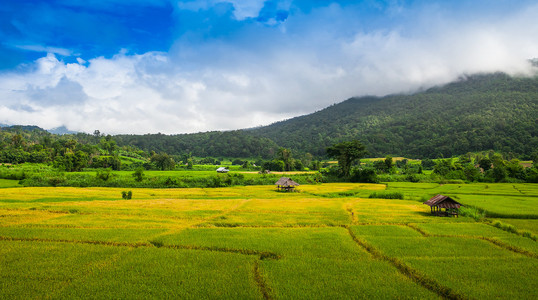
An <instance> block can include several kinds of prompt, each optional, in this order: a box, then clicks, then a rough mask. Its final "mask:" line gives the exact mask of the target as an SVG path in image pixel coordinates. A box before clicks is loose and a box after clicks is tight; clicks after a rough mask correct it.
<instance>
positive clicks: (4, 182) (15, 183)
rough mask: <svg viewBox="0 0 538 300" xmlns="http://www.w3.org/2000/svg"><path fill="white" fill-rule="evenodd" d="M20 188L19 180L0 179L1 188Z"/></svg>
mask: <svg viewBox="0 0 538 300" xmlns="http://www.w3.org/2000/svg"><path fill="white" fill-rule="evenodd" d="M18 186H20V185H19V181H18V180H11V179H0V188H8V187H18Z"/></svg>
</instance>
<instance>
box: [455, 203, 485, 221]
mask: <svg viewBox="0 0 538 300" xmlns="http://www.w3.org/2000/svg"><path fill="white" fill-rule="evenodd" d="M459 213H460V215H461V216H464V217H471V218H473V219H475V221H482V220H484V218H485V217H486V212H485V211H482V210H480V209H478V208H476V207H469V206H462V207H460V209H459Z"/></svg>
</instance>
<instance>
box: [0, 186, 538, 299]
mask: <svg viewBox="0 0 538 300" xmlns="http://www.w3.org/2000/svg"><path fill="white" fill-rule="evenodd" d="M0 184H2V182H0ZM385 189H386V190H387V191H390V192H401V193H402V194H403V195H404V199H403V200H402V199H376V198H368V196H369V195H370V194H372V193H373V192H375V191H383V190H385ZM131 190H132V191H133V199H131V200H124V199H122V198H121V191H122V189H116V188H20V187H17V188H10V187H7V186H6V187H5V188H2V189H1V190H0V298H2V299H28V298H39V299H41V298H52V299H59V298H61V299H72V298H95V299H103V298H115V299H125V298H129V299H130V298H144V299H147V298H178V299H372V298H377V299H394V298H398V299H439V298H448V299H491V298H500V299H536V298H538V291H537V290H536V288H535V283H536V282H537V281H538V244H537V242H536V240H534V239H532V238H531V237H532V234H536V233H538V217H537V216H538V186H537V185H533V184H488V185H486V184H468V185H438V184H412V183H390V184H388V186H385V185H375V184H372V185H368V184H351V183H338V184H321V185H302V186H301V187H300V192H298V193H279V192H276V190H275V189H274V187H271V186H249V187H230V188H215V189H202V188H197V189H195V188H193V189H131ZM437 193H442V194H446V195H449V196H451V197H453V198H455V199H457V201H460V202H461V203H463V204H464V205H469V206H473V207H476V208H479V209H482V210H484V211H486V219H485V220H483V221H481V222H477V221H475V219H473V218H470V217H464V216H460V217H458V218H446V217H434V216H431V215H430V208H429V207H428V206H426V205H423V204H422V203H421V201H422V199H423V198H428V197H431V196H432V195H435V194H437ZM496 221H500V222H502V224H506V225H503V226H499V225H497V226H495V222H496ZM507 225H510V226H507ZM507 228H508V229H507ZM511 228H514V230H512V229H511ZM525 232H527V233H529V234H524V233H525Z"/></svg>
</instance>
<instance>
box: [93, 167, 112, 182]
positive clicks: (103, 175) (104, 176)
mask: <svg viewBox="0 0 538 300" xmlns="http://www.w3.org/2000/svg"><path fill="white" fill-rule="evenodd" d="M110 171H111V169H110V168H108V169H101V170H97V174H96V175H95V177H96V178H97V179H101V180H102V181H108V180H109V179H110V177H111V173H110Z"/></svg>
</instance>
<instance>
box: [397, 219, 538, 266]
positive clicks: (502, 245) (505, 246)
mask: <svg viewBox="0 0 538 300" xmlns="http://www.w3.org/2000/svg"><path fill="white" fill-rule="evenodd" d="M405 226H407V227H409V228H411V229H413V230H415V231H416V232H418V233H420V234H421V235H422V236H424V237H457V238H463V239H475V240H483V241H487V242H489V243H491V244H493V245H495V246H497V247H499V248H502V249H504V250H508V251H511V252H514V253H518V254H522V255H525V256H528V257H531V258H538V254H536V253H533V252H530V251H527V250H524V249H521V248H518V247H515V246H512V245H509V244H507V243H504V242H502V241H500V240H497V239H494V238H490V237H486V236H472V235H457V234H429V233H427V232H425V231H424V230H422V229H420V228H419V227H417V226H415V225H413V224H405ZM495 228H496V227H495ZM513 234H515V235H517V233H513Z"/></svg>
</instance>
